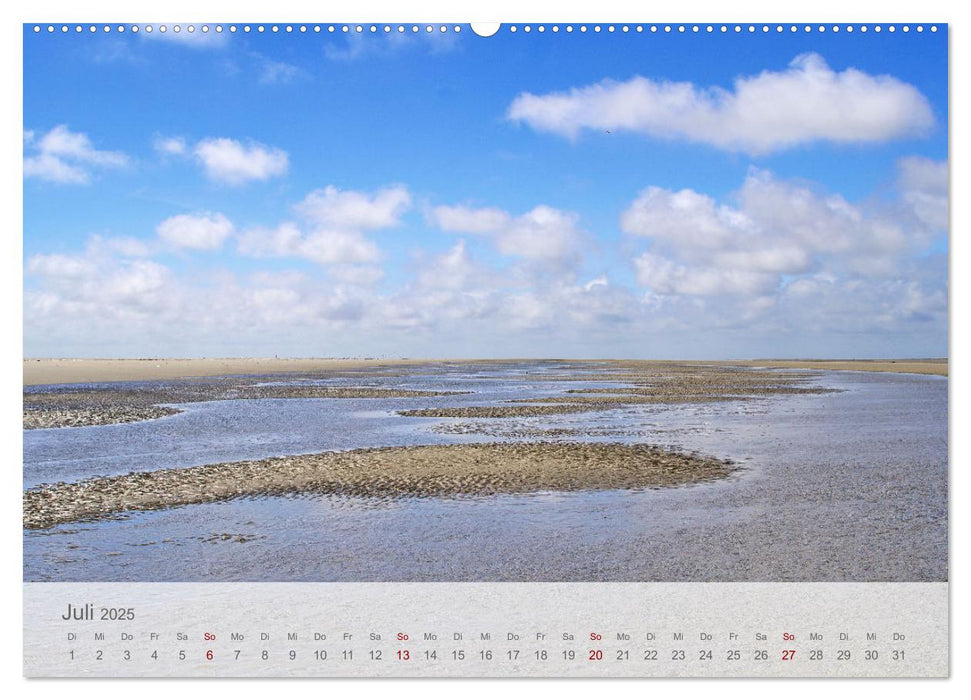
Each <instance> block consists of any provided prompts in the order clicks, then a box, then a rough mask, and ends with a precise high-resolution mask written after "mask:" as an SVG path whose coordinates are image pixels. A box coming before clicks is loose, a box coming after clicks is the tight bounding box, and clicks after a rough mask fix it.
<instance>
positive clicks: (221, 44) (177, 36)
mask: <svg viewBox="0 0 971 700" xmlns="http://www.w3.org/2000/svg"><path fill="white" fill-rule="evenodd" d="M149 26H151V27H152V29H151V31H149V30H148V27H149ZM163 26H164V27H165V31H162V29H161V28H162V27H163ZM191 26H192V27H193V29H192V31H190V30H189V27H190V25H174V24H168V23H162V24H153V25H147V24H141V25H138V33H137V36H138V37H139V38H141V39H145V40H148V41H159V42H168V43H170V44H176V45H179V46H186V47H189V48H193V49H222V48H225V47H226V46H228V45H229V43H230V38H229V37H230V33H229V32H227V31H222V32H217V31H216V30H215V28H214V27H213V26H210V27H209V31H203V30H202V27H203V26H204V25H201V24H199V25H191ZM176 27H178V28H179V30H178V31H176Z"/></svg>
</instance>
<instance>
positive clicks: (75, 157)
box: [24, 124, 128, 185]
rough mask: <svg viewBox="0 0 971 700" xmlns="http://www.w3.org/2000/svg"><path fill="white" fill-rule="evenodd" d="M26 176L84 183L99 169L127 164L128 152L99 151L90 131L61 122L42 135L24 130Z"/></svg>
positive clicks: (59, 181)
mask: <svg viewBox="0 0 971 700" xmlns="http://www.w3.org/2000/svg"><path fill="white" fill-rule="evenodd" d="M24 148H25V150H26V151H27V155H25V156H24V177H36V178H38V179H40V180H46V181H48V182H57V183H62V184H74V185H84V184H87V183H89V182H90V181H91V173H92V171H93V170H97V169H116V168H123V167H125V166H126V165H127V164H128V156H126V155H125V154H124V153H121V152H119V151H99V150H98V149H96V148H95V147H94V145H93V144H92V143H91V139H90V138H88V135H87V134H82V133H79V132H74V131H71V130H70V129H69V128H68V127H67V126H66V125H64V124H60V125H58V126H55V127H54V128H53V129H51V130H50V131H48V132H47V133H46V134H44V135H43V136H40V137H38V136H37V134H36V133H35V132H34V131H24Z"/></svg>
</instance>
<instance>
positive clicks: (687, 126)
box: [507, 53, 934, 155]
mask: <svg viewBox="0 0 971 700" xmlns="http://www.w3.org/2000/svg"><path fill="white" fill-rule="evenodd" d="M507 117H508V118H509V119H511V120H513V121H517V122H522V123H524V124H527V125H528V126H530V127H532V128H533V129H536V130H537V131H546V132H551V133H554V134H558V135H560V136H565V137H567V138H571V139H572V138H576V137H577V136H578V135H579V134H580V133H581V132H582V131H584V130H597V131H603V130H607V131H617V132H619V131H627V132H632V133H636V134H640V135H643V136H647V137H651V138H657V139H679V140H685V141H691V142H695V143H703V144H707V145H709V146H714V147H715V148H719V149H723V150H727V151H739V152H743V153H749V154H752V155H764V154H767V153H771V152H773V151H779V150H782V149H786V148H792V147H794V146H799V145H803V144H808V143H813V142H832V143H879V142H883V141H888V140H891V139H897V138H905V137H912V136H917V135H921V134H924V133H926V132H927V131H928V130H929V129H930V128H931V127H932V126H933V125H934V115H933V113H932V111H931V108H930V105H929V103H928V101H927V99H926V98H925V97H924V95H922V94H921V92H920V91H919V90H918V89H917V88H916V87H914V86H913V85H909V84H907V83H905V82H903V81H901V80H898V79H897V78H894V77H892V76H889V75H870V74H868V73H865V72H863V71H860V70H857V69H855V68H847V69H845V70H843V71H839V72H837V71H834V70H833V69H832V68H830V67H829V65H827V63H826V61H825V60H824V59H823V58H822V56H820V55H818V54H815V53H807V54H802V55H799V56H797V57H796V58H795V59H793V61H792V62H791V63H790V64H789V67H788V68H787V69H786V70H783V71H770V70H766V71H763V72H761V73H759V74H757V75H752V76H745V77H740V78H738V79H736V80H735V83H734V85H733V88H732V89H731V90H725V89H723V88H720V87H704V86H699V85H696V84H694V83H689V82H670V81H666V80H652V79H650V78H645V77H641V76H636V77H634V78H631V79H630V80H626V81H623V82H618V81H615V80H609V79H608V80H604V81H602V82H600V83H596V84H594V85H587V86H584V87H575V88H572V89H570V90H568V91H566V92H556V93H548V94H543V95H535V94H532V93H529V92H524V93H521V94H520V95H519V96H517V97H516V98H515V99H514V100H513V102H512V104H511V105H510V106H509V109H508V112H507Z"/></svg>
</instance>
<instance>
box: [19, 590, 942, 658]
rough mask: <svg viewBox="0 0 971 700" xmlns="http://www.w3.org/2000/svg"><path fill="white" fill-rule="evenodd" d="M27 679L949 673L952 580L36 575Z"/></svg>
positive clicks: (30, 597)
mask: <svg viewBox="0 0 971 700" xmlns="http://www.w3.org/2000/svg"><path fill="white" fill-rule="evenodd" d="M24 675H26V676H29V677H187V676H191V677H236V676H265V677H283V676H294V677H301V676H311V677H312V676H328V677H355V676H358V677H372V676H416V677H421V676H424V677H440V676H451V677H463V676H468V677H551V676H552V677H562V676H576V677H585V676H586V677H591V676H592V677H612V676H617V677H643V676H653V677H667V676H694V677H761V676H766V677H787V676H790V677H946V676H947V675H948V584H947V583H943V582H941V583H25V584H24Z"/></svg>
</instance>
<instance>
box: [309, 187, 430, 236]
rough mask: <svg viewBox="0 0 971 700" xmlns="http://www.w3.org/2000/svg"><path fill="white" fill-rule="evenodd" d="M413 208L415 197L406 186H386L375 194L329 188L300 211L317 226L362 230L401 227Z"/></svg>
mask: <svg viewBox="0 0 971 700" xmlns="http://www.w3.org/2000/svg"><path fill="white" fill-rule="evenodd" d="M410 206H411V195H410V194H409V192H408V188H407V187H405V186H404V185H393V186H391V187H384V188H382V189H379V190H378V191H376V192H374V193H371V194H369V193H367V192H357V191H354V190H340V189H337V188H336V187H333V186H330V185H329V186H327V187H324V188H323V189H319V190H314V191H313V192H311V193H310V194H308V195H307V196H306V197H305V198H304V199H303V201H302V202H300V203H299V204H297V206H296V210H297V212H298V213H300V214H301V215H302V216H304V217H306V218H307V219H308V220H310V221H311V222H312V223H313V224H314V225H316V226H321V227H325V228H330V229H342V230H348V229H351V230H361V229H378V228H389V227H392V226H397V225H398V223H399V221H400V218H401V215H402V214H403V213H404V212H405V211H407V210H408V208H409V207H410Z"/></svg>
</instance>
